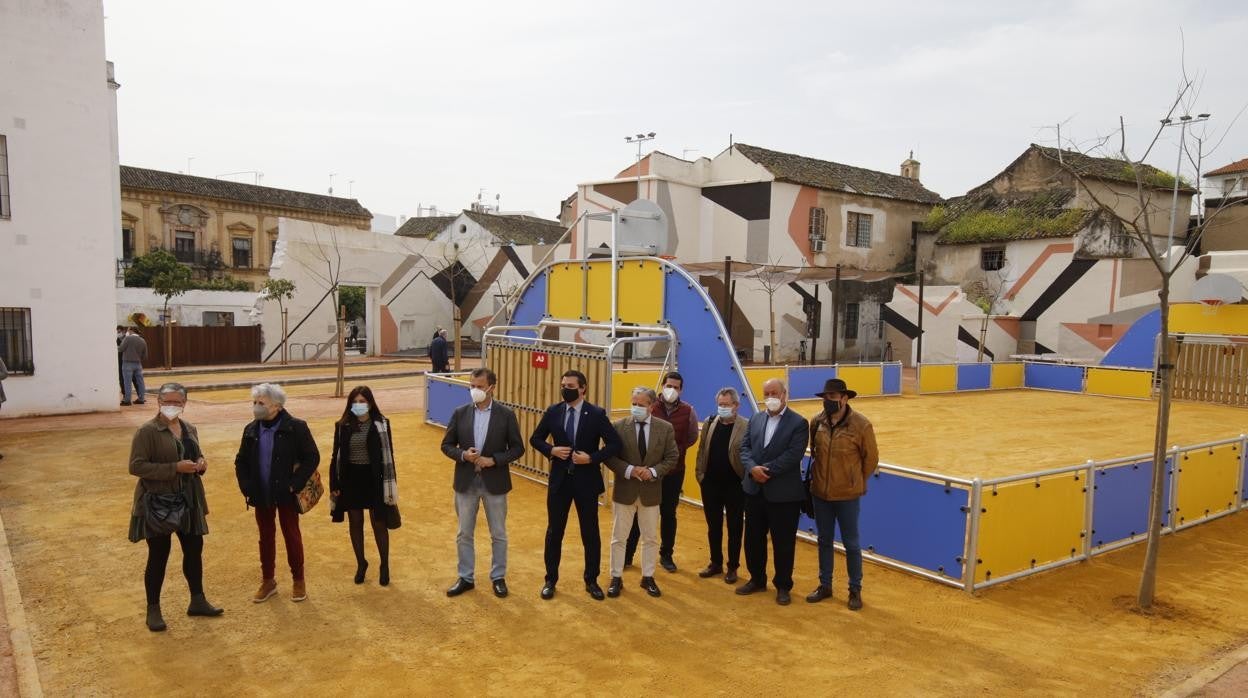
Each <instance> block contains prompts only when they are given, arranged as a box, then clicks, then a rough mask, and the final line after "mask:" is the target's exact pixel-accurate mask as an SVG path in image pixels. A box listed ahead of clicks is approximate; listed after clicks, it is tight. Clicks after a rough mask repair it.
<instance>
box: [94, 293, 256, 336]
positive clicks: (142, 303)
mask: <svg viewBox="0 0 1248 698" xmlns="http://www.w3.org/2000/svg"><path fill="white" fill-rule="evenodd" d="M164 305H165V299H164V297H163V296H160V295H157V293H156V292H155V291H153V290H152V289H150V288H119V289H117V306H116V307H117V312H116V317H117V324H119V325H125V324H127V323H128V322H129V318H130V316H131V315H132V314H133V313H136V312H141V313H143V314H144V315H146V316H147V317H148V319H149V321H151V322H153V323H155V322H157V321H158V320H159V319H160V313H161V310H162V309H163V308H164ZM255 305H256V293H255V292H254V291H198V290H196V291H187V292H186V293H184V294H182V295H180V296H174V297H173V298H171V299H170V300H169V316H170V317H171V318H173V321H174V322H176V323H177V324H179V325H181V326H183V327H199V326H201V325H203V324H204V322H203V317H204V312H205V311H211V312H219V313H233V315H234V325H235V326H238V327H242V326H244V325H252V324H255V323H254V322H253V321H252V318H251V311H252V309H253V308H254V307H255Z"/></svg>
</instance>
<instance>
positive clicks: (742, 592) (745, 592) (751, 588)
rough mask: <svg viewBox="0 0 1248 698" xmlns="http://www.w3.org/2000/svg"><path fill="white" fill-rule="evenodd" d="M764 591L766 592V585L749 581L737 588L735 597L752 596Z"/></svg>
mask: <svg viewBox="0 0 1248 698" xmlns="http://www.w3.org/2000/svg"><path fill="white" fill-rule="evenodd" d="M766 590H767V585H766V584H759V583H758V582H756V581H754V580H753V579H751V580H750V581H748V582H746V583H745V584H742V585H741V586H739V587H737V595H738V596H749V595H750V594H753V593H756V592H759V591H766Z"/></svg>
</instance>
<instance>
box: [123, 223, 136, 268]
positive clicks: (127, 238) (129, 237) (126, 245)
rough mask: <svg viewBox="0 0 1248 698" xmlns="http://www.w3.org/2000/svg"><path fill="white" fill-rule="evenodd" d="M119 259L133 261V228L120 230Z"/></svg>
mask: <svg viewBox="0 0 1248 698" xmlns="http://www.w3.org/2000/svg"><path fill="white" fill-rule="evenodd" d="M121 258H122V259H124V260H127V261H129V260H131V259H134V228H122V229H121Z"/></svg>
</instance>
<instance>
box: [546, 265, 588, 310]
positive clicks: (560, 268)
mask: <svg viewBox="0 0 1248 698" xmlns="http://www.w3.org/2000/svg"><path fill="white" fill-rule="evenodd" d="M584 288H585V270H584V269H581V265H580V263H579V262H577V263H574V264H556V265H554V266H552V267H551V268H550V278H549V279H548V280H547V289H548V291H547V298H546V309H547V310H546V312H547V313H548V314H549V315H550V316H551V317H556V318H562V319H565V320H580V319H581V318H582V317H584V315H585V293H584Z"/></svg>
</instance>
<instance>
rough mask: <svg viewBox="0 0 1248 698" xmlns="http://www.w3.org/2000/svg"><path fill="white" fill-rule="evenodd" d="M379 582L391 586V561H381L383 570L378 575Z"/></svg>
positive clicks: (384, 585)
mask: <svg viewBox="0 0 1248 698" xmlns="http://www.w3.org/2000/svg"><path fill="white" fill-rule="evenodd" d="M377 583H378V584H380V585H382V586H383V587H388V586H390V563H388V562H383V563H381V572H380V573H378V575H377Z"/></svg>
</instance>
